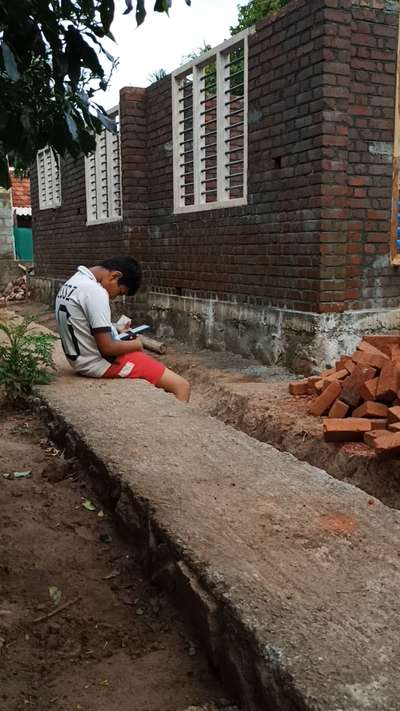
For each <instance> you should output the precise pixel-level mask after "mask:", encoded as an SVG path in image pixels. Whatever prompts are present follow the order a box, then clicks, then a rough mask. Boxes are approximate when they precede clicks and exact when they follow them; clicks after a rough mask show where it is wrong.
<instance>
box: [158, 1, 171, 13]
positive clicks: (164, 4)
mask: <svg viewBox="0 0 400 711" xmlns="http://www.w3.org/2000/svg"><path fill="white" fill-rule="evenodd" d="M170 7H172V0H156V3H155V5H154V11H155V12H166V13H167V15H168V10H169V8H170Z"/></svg>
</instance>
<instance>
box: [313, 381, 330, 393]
mask: <svg viewBox="0 0 400 711" xmlns="http://www.w3.org/2000/svg"><path fill="white" fill-rule="evenodd" d="M330 384H331V380H327V379H326V378H323V380H318V381H317V382H316V383H315V385H314V387H315V390H316V392H317V393H322V392H323V391H324V390H326V388H327V387H328V385H330Z"/></svg>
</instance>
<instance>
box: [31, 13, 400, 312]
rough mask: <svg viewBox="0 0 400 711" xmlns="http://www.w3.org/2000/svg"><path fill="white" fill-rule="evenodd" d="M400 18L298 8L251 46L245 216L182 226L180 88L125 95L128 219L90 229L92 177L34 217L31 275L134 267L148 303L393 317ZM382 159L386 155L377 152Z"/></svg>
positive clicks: (199, 218)
mask: <svg viewBox="0 0 400 711" xmlns="http://www.w3.org/2000/svg"><path fill="white" fill-rule="evenodd" d="M397 20H398V16H397V13H396V12H394V5H393V3H384V2H383V1H381V0H292V2H291V3H290V4H289V5H288V6H287V7H286V8H285V9H284V10H282V11H281V12H280V13H278V15H276V16H275V17H274V18H273V19H269V20H265V21H263V22H262V23H260V24H259V25H258V27H257V32H256V33H255V34H254V35H252V36H251V37H250V39H249V129H248V150H249V175H248V205H246V206H244V207H236V208H230V209H222V210H219V209H217V210H211V211H206V212H198V213H196V212H194V213H190V214H188V213H186V214H180V215H177V216H175V215H174V214H173V179H172V170H173V164H172V116H171V113H172V107H171V81H170V78H166V79H164V80H162V81H161V82H158V83H157V84H155V85H153V86H151V87H149V88H148V89H147V90H141V89H131V88H126V89H123V90H122V92H121V101H120V116H121V137H122V143H121V151H122V183H123V220H122V221H121V222H116V223H112V224H106V225H95V226H90V227H86V224H85V223H86V206H85V184H84V162H83V159H82V160H78V161H77V162H76V163H73V162H72V161H71V160H69V159H68V160H67V161H65V162H63V165H62V178H61V183H62V205H61V207H60V208H57V209H56V210H45V211H39V210H38V197H37V182H36V176H35V175H34V176H33V181H32V201H33V208H34V219H33V228H34V240H35V258H36V271H37V274H38V275H39V276H42V277H63V276H66V275H67V274H68V273H69V272H71V271H72V270H73V269H74V268H75V266H76V264H77V263H80V262H83V263H86V264H88V265H91V264H94V263H95V262H96V260H99V259H100V258H104V257H106V256H110V255H112V254H117V253H129V254H133V255H135V256H137V257H138V258H139V259H141V260H142V261H143V263H144V266H145V276H146V284H147V286H148V287H151V289H152V290H153V291H158V292H161V293H168V294H171V295H177V296H190V295H193V296H194V295H196V296H197V297H204V298H208V297H213V298H218V299H224V300H227V301H229V300H230V301H238V302H244V303H250V304H251V303H253V304H254V303H255V304H260V305H267V306H272V307H278V308H279V307H280V308H282V307H283V308H285V309H295V310H301V311H309V312H321V311H326V312H331V311H333V312H334V311H343V310H346V309H348V308H357V309H359V308H369V307H372V306H383V307H386V306H393V305H398V304H399V301H400V297H399V296H397V293H399V294H400V290H399V289H398V286H397V284H398V276H397V272H396V270H395V269H394V268H393V267H391V266H390V264H389V223H390V202H391V159H390V156H388V155H387V146H388V145H389V144H390V143H391V142H392V141H393V116H394V91H395V58H396V57H395V55H396V42H397V31H396V27H397ZM382 144H384V145H382Z"/></svg>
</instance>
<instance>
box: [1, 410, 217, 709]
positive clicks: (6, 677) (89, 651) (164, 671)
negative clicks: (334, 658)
mask: <svg viewBox="0 0 400 711" xmlns="http://www.w3.org/2000/svg"><path fill="white" fill-rule="evenodd" d="M0 440H1V450H0V510H1V516H0V542H1V543H0V708H1V709H2V711H21V710H22V709H27V710H29V709H32V710H33V711H50V710H51V711H145V710H146V711H180V710H181V709H186V708H187V707H190V706H192V705H195V706H198V705H204V704H207V702H213V701H215V702H216V705H215V706H212V708H222V707H224V706H226V707H228V704H229V702H228V701H224V699H223V696H224V695H223V692H222V689H221V687H220V686H219V683H218V682H217V681H216V680H215V679H214V677H213V676H212V674H211V672H210V669H209V667H208V665H207V662H206V659H205V658H204V656H203V654H202V653H201V651H200V650H199V649H198V647H197V645H196V642H195V640H194V639H193V637H192V635H191V633H190V630H188V628H187V627H185V626H184V624H183V623H182V620H181V619H180V616H179V614H178V612H177V611H176V609H174V607H173V606H172V604H171V603H170V602H169V601H168V600H167V598H166V597H165V596H164V595H163V594H161V593H160V591H159V590H157V589H156V588H155V587H154V586H152V585H151V584H150V583H149V582H148V581H147V580H146V579H144V577H143V574H142V571H141V569H140V567H139V564H138V561H137V559H136V557H135V551H134V547H133V546H132V545H128V544H127V542H124V541H123V540H122V539H121V538H120V537H119V535H118V534H117V533H116V531H115V528H114V525H113V518H112V514H111V513H108V512H107V511H103V510H102V508H101V505H100V504H99V502H98V501H96V498H95V496H94V494H93V493H92V491H91V490H90V486H89V482H88V479H87V478H86V476H85V472H79V471H74V470H73V469H72V470H71V469H68V468H65V467H63V466H61V460H59V459H58V457H57V452H56V451H54V450H52V449H49V448H48V443H47V441H46V439H45V433H44V431H43V430H42V429H41V425H40V424H39V423H38V421H37V420H36V419H35V418H34V417H33V416H30V415H29V414H28V415H27V414H26V413H25V414H24V413H19V414H15V413H14V414H10V413H9V412H8V413H7V412H5V411H4V409H3V411H2V412H0ZM54 455H55V456H54ZM16 471H19V472H21V471H22V472H23V471H31V472H32V475H31V476H30V477H29V478H21V479H15V480H14V479H11V478H9V479H7V478H4V476H3V475H4V474H7V473H13V472H16ZM64 477H66V478H64ZM87 501H89V502H91V503H93V505H94V507H95V510H87V509H86V508H84V503H85V502H87ZM86 505H87V506H88V508H89V509H91V508H92V506H91V505H90V504H86ZM51 587H55V588H57V589H58V590H59V591H61V595H62V597H61V600H59V602H58V604H57V602H54V601H53V600H52V599H51V597H50V593H49V589H50V588H51ZM71 601H72V602H73V604H71V605H70V606H68V607H66V609H65V610H64V611H62V610H60V611H59V612H57V614H55V615H54V616H49V617H46V615H47V614H48V613H51V612H52V611H54V610H56V609H57V607H58V606H62V605H63V604H65V603H70V602H71ZM41 617H44V619H43V620H42V621H37V618H41ZM202 708H211V707H210V706H206V705H205V706H202Z"/></svg>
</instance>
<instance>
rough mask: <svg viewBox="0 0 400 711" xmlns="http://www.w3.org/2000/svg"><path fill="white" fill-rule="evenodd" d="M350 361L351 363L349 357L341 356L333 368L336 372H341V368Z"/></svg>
mask: <svg viewBox="0 0 400 711" xmlns="http://www.w3.org/2000/svg"><path fill="white" fill-rule="evenodd" d="M348 361H350V363H351V362H352V360H351V357H350V356H348V355H345V356H342V357H341V358H339V360H337V361H336V364H335V368H336V370H343V368H346V363H347V362H348Z"/></svg>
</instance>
